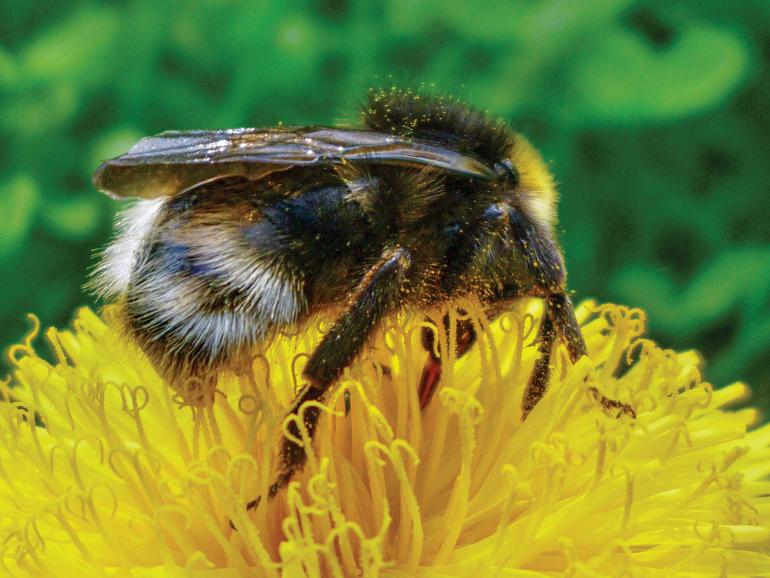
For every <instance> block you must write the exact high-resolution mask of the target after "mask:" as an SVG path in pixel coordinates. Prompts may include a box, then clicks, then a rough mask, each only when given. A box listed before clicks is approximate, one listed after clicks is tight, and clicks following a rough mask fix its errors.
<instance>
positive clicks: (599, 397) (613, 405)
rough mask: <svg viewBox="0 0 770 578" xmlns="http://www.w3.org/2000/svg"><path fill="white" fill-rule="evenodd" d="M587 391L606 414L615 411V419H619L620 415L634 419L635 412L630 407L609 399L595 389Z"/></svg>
mask: <svg viewBox="0 0 770 578" xmlns="http://www.w3.org/2000/svg"><path fill="white" fill-rule="evenodd" d="M588 391H590V392H591V395H592V396H593V397H594V399H595V400H596V401H598V402H599V404H600V405H601V406H602V409H603V410H604V411H606V412H608V413H609V412H610V411H616V412H617V415H616V416H615V417H617V418H620V416H621V415H627V416H629V417H631V418H632V419H636V410H635V409H634V408H633V406H632V405H630V404H628V403H625V402H622V401H618V400H617V399H611V398H609V397H607V396H605V395H604V394H603V393H601V392H600V391H599V390H598V389H597V388H595V387H591V388H589V389H588Z"/></svg>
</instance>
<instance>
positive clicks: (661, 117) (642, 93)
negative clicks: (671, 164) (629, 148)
mask: <svg viewBox="0 0 770 578" xmlns="http://www.w3.org/2000/svg"><path fill="white" fill-rule="evenodd" d="M748 71H749V54H748V49H747V47H746V45H745V43H744V42H743V40H741V38H740V37H738V35H736V34H734V33H733V32H731V31H729V30H723V29H720V28H715V27H711V26H706V25H701V24H693V25H691V26H689V27H688V28H686V29H684V30H682V31H681V33H680V36H679V37H678V38H677V39H676V40H675V41H674V43H673V44H672V45H671V46H669V47H663V48H656V47H653V46H651V45H649V44H646V43H645V42H644V41H643V40H642V38H640V37H639V36H637V35H635V34H633V33H631V32H629V31H626V30H623V29H620V28H617V29H615V30H613V31H608V33H606V34H602V35H600V36H597V38H596V41H595V42H593V43H592V44H591V46H590V48H588V49H587V50H586V51H584V52H583V53H582V54H580V55H579V57H578V59H577V61H576V62H575V63H574V64H573V65H572V66H571V72H570V75H569V78H568V84H569V85H570V90H569V92H568V95H569V98H566V99H564V105H563V107H562V114H563V116H564V117H565V118H566V119H568V120H570V121H572V122H575V123H577V124H603V123H607V124H613V125H618V124H638V123H642V122H650V121H665V120H669V119H674V118H681V117H684V116H687V115H690V114H694V113H697V112H701V111H704V110H707V109H709V108H711V107H713V106H715V105H717V104H719V103H720V102H722V101H723V100H724V99H725V98H727V97H728V96H729V95H730V94H732V93H733V92H734V91H735V90H736V89H737V88H738V87H739V86H740V85H741V84H742V83H743V81H744V80H745V79H746V78H747V76H748V74H747V73H748Z"/></svg>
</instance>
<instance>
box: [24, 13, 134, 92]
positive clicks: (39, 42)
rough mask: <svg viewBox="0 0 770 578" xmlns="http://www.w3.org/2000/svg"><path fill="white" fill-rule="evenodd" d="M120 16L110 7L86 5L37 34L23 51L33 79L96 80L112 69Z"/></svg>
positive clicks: (25, 64) (87, 82)
mask: <svg viewBox="0 0 770 578" xmlns="http://www.w3.org/2000/svg"><path fill="white" fill-rule="evenodd" d="M116 38H119V35H118V17H117V15H116V14H115V13H114V12H113V11H112V10H109V9H105V8H100V9H96V8H93V7H91V8H86V9H82V10H80V11H77V12H75V13H74V14H73V15H72V16H70V17H69V18H68V19H66V20H64V21H62V22H61V23H60V24H58V25H57V26H55V27H53V28H51V29H49V30H47V31H46V32H45V33H43V34H41V35H39V36H37V37H36V38H35V39H34V40H33V41H32V43H31V44H30V45H29V46H28V48H27V50H26V51H25V52H24V53H23V56H22V64H23V66H24V69H25V73H26V74H28V75H29V76H30V77H31V78H33V79H42V80H60V81H66V82H68V83H69V82H73V81H77V82H78V83H82V84H94V83H96V82H98V80H99V79H100V78H102V77H103V74H106V73H109V71H110V66H111V64H112V58H111V56H112V51H111V50H110V49H111V47H112V46H114V44H115V39H116Z"/></svg>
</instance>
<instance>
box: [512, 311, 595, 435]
mask: <svg viewBox="0 0 770 578" xmlns="http://www.w3.org/2000/svg"><path fill="white" fill-rule="evenodd" d="M543 308H544V311H543V320H542V321H541V322H540V331H539V332H538V336H537V339H538V341H539V345H538V347H537V348H538V351H540V357H538V358H537V361H535V367H534V368H533V369H532V374H531V375H530V376H529V382H528V383H527V389H525V390H524V398H523V399H522V403H521V411H522V420H524V419H527V416H528V415H529V412H530V411H532V408H534V407H535V406H536V405H537V403H538V402H539V401H540V400H541V399H542V397H543V395H544V394H545V388H546V387H547V386H548V375H549V374H550V364H551V352H552V351H553V342H554V340H555V339H556V330H555V329H554V326H553V318H552V315H551V307H550V299H547V300H546V302H545V304H544V305H543ZM579 331H580V330H579V329H578V332H579ZM581 339H582V336H581ZM578 357H579V356H578Z"/></svg>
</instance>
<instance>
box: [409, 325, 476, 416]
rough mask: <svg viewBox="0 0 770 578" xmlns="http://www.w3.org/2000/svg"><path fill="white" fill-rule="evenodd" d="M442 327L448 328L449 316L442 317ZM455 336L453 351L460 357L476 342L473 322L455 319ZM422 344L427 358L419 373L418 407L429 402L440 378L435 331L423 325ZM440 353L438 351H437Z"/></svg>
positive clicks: (440, 371) (439, 360) (422, 407)
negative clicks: (420, 373)
mask: <svg viewBox="0 0 770 578" xmlns="http://www.w3.org/2000/svg"><path fill="white" fill-rule="evenodd" d="M444 327H446V328H449V317H448V316H445V317H444ZM455 331H456V333H455V334H456V338H455V352H456V354H457V357H462V356H463V355H465V354H466V353H467V351H468V350H469V349H470V348H471V346H473V344H474V343H475V342H476V330H475V328H474V326H473V322H472V321H471V320H470V319H459V320H458V321H457V327H456V329H455ZM421 337H422V346H423V347H424V348H425V350H426V351H427V352H428V359H427V361H426V362H425V366H424V367H423V368H422V375H420V387H419V389H418V392H419V397H420V409H425V407H426V406H427V405H428V404H429V403H430V400H431V398H432V397H433V394H434V393H435V392H436V389H438V384H439V381H440V380H441V373H442V368H441V358H440V357H439V356H438V355H436V353H437V351H436V350H437V349H440V348H437V347H436V343H435V341H436V332H435V331H433V330H431V329H429V328H427V327H423V329H422V335H421ZM439 353H440V351H439Z"/></svg>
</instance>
